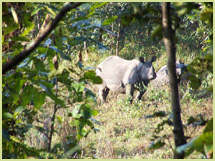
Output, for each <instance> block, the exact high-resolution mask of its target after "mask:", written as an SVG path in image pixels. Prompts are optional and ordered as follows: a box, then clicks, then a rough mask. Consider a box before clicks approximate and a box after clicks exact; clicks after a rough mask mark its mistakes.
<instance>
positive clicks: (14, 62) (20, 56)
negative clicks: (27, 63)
mask: <svg viewBox="0 0 215 161" xmlns="http://www.w3.org/2000/svg"><path fill="white" fill-rule="evenodd" d="M82 3H83V2H77V3H71V2H70V3H66V4H65V5H64V7H63V8H62V9H61V10H60V12H59V13H58V14H57V15H56V17H55V19H54V20H53V21H52V22H51V23H50V24H49V25H48V26H47V27H46V28H45V29H44V30H43V31H42V32H41V33H40V34H39V35H38V36H37V38H36V39H35V40H33V41H32V42H31V43H30V44H29V45H28V46H27V47H26V48H25V49H24V50H23V51H21V52H20V53H19V54H18V55H16V56H14V57H13V58H12V59H11V60H10V61H8V62H6V63H4V64H3V65H2V74H5V73H6V72H7V71H9V70H11V69H12V68H13V67H15V66H16V65H18V64H19V63H20V62H21V61H23V60H24V59H25V58H27V57H28V56H29V55H30V53H31V52H32V51H33V50H34V49H35V48H37V47H38V46H39V44H40V43H41V42H42V41H43V40H44V39H45V38H46V37H47V36H48V35H49V34H50V33H51V31H52V30H53V29H54V28H55V27H56V26H57V24H58V23H59V21H60V20H61V19H62V18H63V17H64V16H65V15H66V13H67V12H68V11H70V10H72V9H75V8H77V7H78V6H80V5H81V4H82Z"/></svg>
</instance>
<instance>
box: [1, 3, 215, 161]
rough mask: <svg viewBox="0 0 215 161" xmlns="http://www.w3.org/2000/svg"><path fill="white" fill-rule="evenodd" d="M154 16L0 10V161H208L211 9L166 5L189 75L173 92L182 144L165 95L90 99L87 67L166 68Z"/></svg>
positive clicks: (7, 6) (98, 9)
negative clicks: (118, 60)
mask: <svg viewBox="0 0 215 161" xmlns="http://www.w3.org/2000/svg"><path fill="white" fill-rule="evenodd" d="M161 6H162V3H113V2H111V3H73V4H69V3H66V4H63V3H51V2H45V3H18V2H13V3H12V2H7V3H3V11H2V26H3V27H2V30H3V33H2V35H3V36H2V64H3V75H2V135H3V141H2V144H3V146H2V158H19V159H22V158H173V153H175V152H178V153H181V152H185V157H187V158H212V157H213V133H212V131H213V119H212V118H213V101H212V91H213V82H212V79H213V48H212V47H213V30H212V28H213V5H212V3H209V2H208V3H171V7H172V8H171V19H172V28H173V29H174V32H175V35H176V57H177V60H181V61H182V62H184V63H185V64H189V66H188V72H189V73H191V76H189V77H188V78H187V79H186V80H185V81H184V82H182V83H181V85H180V86H179V98H180V104H181V113H182V123H183V129H184V133H185V137H186V141H187V144H185V145H183V146H180V147H177V148H176V147H175V145H174V139H173V134H172V130H173V127H172V110H171V104H170V89H169V86H168V85H166V86H163V87H162V88H154V87H153V86H150V85H149V87H148V89H147V92H146V93H145V95H144V97H143V98H142V101H140V102H134V103H133V104H129V103H128V101H127V100H126V99H125V97H124V96H123V95H122V94H116V93H112V94H111V95H110V96H109V97H108V101H107V103H105V104H102V105H101V104H100V102H99V100H98V99H97V96H96V93H97V87H96V84H99V83H101V82H102V80H101V79H100V78H99V77H98V76H96V75H95V67H96V66H97V65H98V64H99V63H100V62H102V61H103V60H104V59H105V58H107V57H108V56H110V55H119V56H120V57H122V58H125V59H134V58H136V59H138V58H139V57H140V56H144V58H145V59H149V58H151V57H152V56H153V55H156V56H157V61H156V62H155V63H154V67H155V70H156V71H158V70H159V69H160V67H162V66H163V65H166V64H167V54H166V51H165V48H164V43H163V29H162V9H161ZM66 7H67V8H70V10H69V9H68V11H65V15H64V16H60V17H59V20H60V19H61V20H60V21H59V23H57V22H56V21H55V20H56V17H57V15H58V13H60V12H61V11H62V8H64V9H65V8H66ZM53 21H55V22H56V24H54V25H53V28H51V29H50V33H47V35H46V37H44V39H43V40H42V41H41V40H40V38H41V37H42V35H44V31H47V30H46V28H47V26H49V25H50V24H51V25H52V22H53ZM40 41H41V42H40ZM37 42H38V44H37V46H36V45H35V43H37ZM34 45H35V48H34V50H32V51H30V52H29V53H28V55H27V56H26V57H24V56H23V57H22V55H24V54H25V53H27V52H28V50H30V49H31V47H32V46H34ZM20 53H21V54H20ZM21 57H22V58H21ZM18 60H20V62H19V61H18ZM16 64H18V65H16Z"/></svg>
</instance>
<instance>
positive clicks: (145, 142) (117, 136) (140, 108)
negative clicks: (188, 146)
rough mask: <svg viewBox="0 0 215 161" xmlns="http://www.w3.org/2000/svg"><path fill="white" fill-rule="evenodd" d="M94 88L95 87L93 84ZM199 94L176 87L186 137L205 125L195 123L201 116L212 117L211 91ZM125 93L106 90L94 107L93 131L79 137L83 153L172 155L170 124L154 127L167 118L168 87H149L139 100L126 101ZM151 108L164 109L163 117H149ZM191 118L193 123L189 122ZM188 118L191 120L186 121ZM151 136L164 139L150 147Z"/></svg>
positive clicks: (103, 156)
mask: <svg viewBox="0 0 215 161" xmlns="http://www.w3.org/2000/svg"><path fill="white" fill-rule="evenodd" d="M93 90H94V92H97V88H96V87H95V86H94V87H93ZM197 95H199V94H196V93H194V94H190V92H189V89H187V88H186V87H180V105H181V117H182V122H183V125H184V133H185V136H186V137H187V138H188V139H187V141H190V140H191V139H192V138H194V137H196V136H199V135H200V134H201V133H202V131H203V130H204V127H205V126H198V124H201V122H202V121H203V120H209V119H210V118H212V117H213V99H212V94H209V95H208V96H206V97H203V98H199V97H197ZM125 98H126V97H125V95H123V94H115V93H113V92H111V93H109V95H108V98H107V102H106V103H105V104H102V105H100V106H98V107H96V109H97V110H98V111H99V113H98V115H97V116H96V117H95V118H93V119H95V120H97V121H98V122H99V123H97V124H95V127H96V128H97V129H98V131H97V132H96V133H94V132H91V133H90V134H89V135H88V136H87V138H85V139H83V140H82V141H81V146H82V148H83V149H85V150H84V153H83V155H84V157H85V158H86V157H89V158H101V159H107V158H108V159H115V158H118V159H131V158H132V159H154V158H156V159H167V158H173V148H174V140H173V133H172V130H173V126H170V125H168V124H164V126H163V128H162V129H161V130H160V132H158V133H156V132H155V130H156V128H157V127H158V124H161V123H162V122H165V120H167V119H168V118H170V120H171V104H170V94H169V89H168V87H164V88H163V89H153V87H150V88H149V89H148V91H147V92H146V93H145V95H144V96H143V98H142V101H141V102H139V103H137V102H136V103H135V102H134V103H132V104H129V103H127V101H126V100H125ZM155 112H161V113H163V112H165V114H167V115H166V116H164V117H151V115H153V114H154V113H155ZM191 120H195V121H194V122H195V123H191V122H192V121H191ZM189 122H190V123H191V124H189ZM153 136H156V137H157V139H156V140H154V141H155V142H154V143H156V142H157V145H160V144H159V140H160V141H161V142H162V143H165V145H164V146H162V147H161V148H159V149H155V150H154V149H152V148H150V145H152V140H151V139H153ZM201 157H202V155H200V153H197V152H194V153H192V154H191V155H190V156H188V158H201Z"/></svg>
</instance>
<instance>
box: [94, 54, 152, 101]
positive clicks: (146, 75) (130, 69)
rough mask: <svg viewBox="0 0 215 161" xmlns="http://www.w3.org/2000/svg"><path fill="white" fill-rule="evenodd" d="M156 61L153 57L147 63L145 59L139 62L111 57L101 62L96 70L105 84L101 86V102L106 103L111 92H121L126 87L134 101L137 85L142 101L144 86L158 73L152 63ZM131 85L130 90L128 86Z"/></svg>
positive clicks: (139, 97)
mask: <svg viewBox="0 0 215 161" xmlns="http://www.w3.org/2000/svg"><path fill="white" fill-rule="evenodd" d="M155 60H156V56H153V57H152V59H151V60H150V61H147V62H145V61H144V58H143V57H140V59H139V60H136V59H133V60H125V59H122V58H120V57H118V56H110V57H108V58H107V59H105V60H104V61H103V62H101V63H100V64H99V65H98V66H97V69H96V74H97V75H98V76H100V77H101V78H102V80H103V83H102V84H101V85H99V86H98V87H99V97H100V99H101V102H105V101H106V97H107V95H108V93H109V90H111V91H121V90H123V89H124V88H125V87H126V94H127V95H130V96H131V100H130V101H131V102H132V99H133V93H134V90H135V89H136V88H135V86H134V85H135V84H136V83H138V84H140V86H141V88H139V94H138V97H137V98H138V99H139V100H141V97H142V95H143V94H144V93H145V90H144V88H143V83H144V85H146V86H147V85H148V83H149V81H150V80H152V79H155V78H156V73H155V70H154V67H153V66H152V62H154V61H155ZM128 85H129V88H127V86H128ZM140 89H142V90H140Z"/></svg>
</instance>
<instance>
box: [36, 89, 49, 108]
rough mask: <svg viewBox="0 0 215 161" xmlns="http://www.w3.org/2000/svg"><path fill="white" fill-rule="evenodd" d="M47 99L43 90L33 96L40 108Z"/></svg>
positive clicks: (37, 106)
mask: <svg viewBox="0 0 215 161" xmlns="http://www.w3.org/2000/svg"><path fill="white" fill-rule="evenodd" d="M45 99H46V95H45V94H44V93H42V92H35V94H34V97H33V102H34V107H35V108H37V109H39V108H41V107H42V105H43V104H44V102H45Z"/></svg>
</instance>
